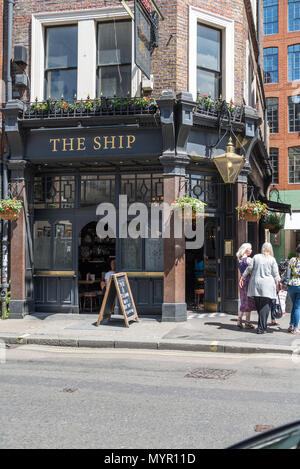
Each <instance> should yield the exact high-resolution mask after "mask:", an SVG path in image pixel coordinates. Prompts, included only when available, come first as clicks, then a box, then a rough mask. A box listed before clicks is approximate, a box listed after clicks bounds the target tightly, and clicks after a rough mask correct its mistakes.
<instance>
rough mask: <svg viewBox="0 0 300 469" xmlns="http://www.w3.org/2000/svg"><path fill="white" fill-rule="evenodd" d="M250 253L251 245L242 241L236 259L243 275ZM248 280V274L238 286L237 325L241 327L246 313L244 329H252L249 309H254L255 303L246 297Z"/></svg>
mask: <svg viewBox="0 0 300 469" xmlns="http://www.w3.org/2000/svg"><path fill="white" fill-rule="evenodd" d="M251 254H252V246H251V244H249V243H244V244H242V246H241V247H240V249H239V250H238V252H237V254H236V257H237V260H238V268H239V271H240V273H241V275H243V273H244V272H245V270H246V269H247V268H248V267H249V265H251V264H252V259H251V258H250V256H251ZM249 280H250V274H249V275H248V276H247V277H246V279H245V281H244V283H243V286H242V287H240V300H241V306H240V314H239V317H238V321H237V325H238V327H239V328H240V329H243V327H244V326H243V316H244V314H246V322H245V327H246V329H254V326H253V324H251V311H254V310H255V309H256V308H255V303H254V300H253V299H252V298H250V297H248V285H249Z"/></svg>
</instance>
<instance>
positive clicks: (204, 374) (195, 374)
mask: <svg viewBox="0 0 300 469" xmlns="http://www.w3.org/2000/svg"><path fill="white" fill-rule="evenodd" d="M235 374H236V370H222V369H213V368H198V369H196V370H192V371H190V372H189V373H187V374H186V375H185V378H197V379H219V380H223V381H225V380H226V379H229V378H230V377H231V376H233V375H235Z"/></svg>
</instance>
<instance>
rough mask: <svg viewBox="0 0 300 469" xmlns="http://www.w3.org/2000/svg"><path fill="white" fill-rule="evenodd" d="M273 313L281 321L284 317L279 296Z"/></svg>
mask: <svg viewBox="0 0 300 469" xmlns="http://www.w3.org/2000/svg"><path fill="white" fill-rule="evenodd" d="M272 313H273V316H274V318H275V319H281V318H282V316H283V313H282V309H281V305H280V298H279V295H277V300H276V304H275V305H274V307H273V311H272Z"/></svg>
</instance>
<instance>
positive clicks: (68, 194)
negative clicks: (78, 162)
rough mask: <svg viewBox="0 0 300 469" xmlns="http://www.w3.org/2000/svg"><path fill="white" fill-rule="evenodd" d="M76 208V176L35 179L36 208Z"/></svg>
mask: <svg viewBox="0 0 300 469" xmlns="http://www.w3.org/2000/svg"><path fill="white" fill-rule="evenodd" d="M74 207H75V176H38V177H36V178H35V179H34V208H36V209H45V208H50V209H55V208H74Z"/></svg>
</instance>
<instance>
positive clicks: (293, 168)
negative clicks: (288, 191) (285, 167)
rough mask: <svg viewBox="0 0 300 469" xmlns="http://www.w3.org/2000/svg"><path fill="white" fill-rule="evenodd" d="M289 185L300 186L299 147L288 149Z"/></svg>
mask: <svg viewBox="0 0 300 469" xmlns="http://www.w3.org/2000/svg"><path fill="white" fill-rule="evenodd" d="M289 184H300V147H292V148H289Z"/></svg>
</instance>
